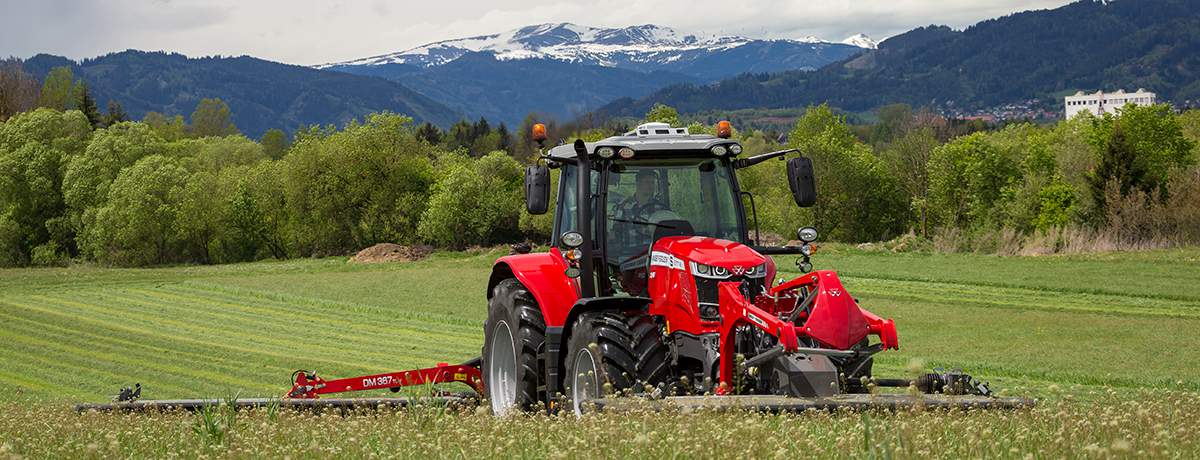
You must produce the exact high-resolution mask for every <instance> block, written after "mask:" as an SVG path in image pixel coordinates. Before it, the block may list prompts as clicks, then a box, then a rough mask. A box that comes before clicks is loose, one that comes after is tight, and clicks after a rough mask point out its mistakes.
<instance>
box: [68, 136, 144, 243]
mask: <svg viewBox="0 0 1200 460" xmlns="http://www.w3.org/2000/svg"><path fill="white" fill-rule="evenodd" d="M167 150H168V146H167V143H166V142H165V141H163V139H162V138H161V137H159V136H158V134H157V133H155V131H154V130H153V129H151V128H150V127H149V126H147V125H146V124H143V123H131V122H125V123H117V124H116V125H113V126H110V127H108V128H105V129H101V130H97V131H96V133H95V135H94V136H93V137H92V140H91V142H89V143H88V144H87V148H86V149H84V150H83V152H82V153H81V154H79V155H75V156H73V157H71V158H70V160H69V161H68V162H67V164H66V169H65V171H66V172H65V174H64V175H63V199H64V201H65V202H66V205H67V216H68V218H69V219H70V224H71V228H73V229H74V230H75V231H77V232H82V230H84V229H85V228H86V227H87V226H88V225H89V222H90V221H91V218H92V217H94V214H95V210H96V209H97V208H99V207H100V206H102V205H103V204H104V203H105V200H106V199H107V197H108V195H109V186H110V185H111V184H112V181H113V180H115V179H116V177H117V175H118V174H119V173H120V172H121V170H122V169H124V168H127V167H129V166H130V165H133V164H134V163H136V162H137V161H138V160H140V159H142V158H144V157H147V156H151V155H163V154H166V153H167Z"/></svg>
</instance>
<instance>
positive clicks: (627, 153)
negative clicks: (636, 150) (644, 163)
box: [617, 147, 633, 160]
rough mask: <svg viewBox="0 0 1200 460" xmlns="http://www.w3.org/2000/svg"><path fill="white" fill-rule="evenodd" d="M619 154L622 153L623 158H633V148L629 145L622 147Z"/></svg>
mask: <svg viewBox="0 0 1200 460" xmlns="http://www.w3.org/2000/svg"><path fill="white" fill-rule="evenodd" d="M617 155H621V158H624V159H626V160H628V159H630V158H633V149H631V148H629V147H621V150H620V151H619V152H617Z"/></svg>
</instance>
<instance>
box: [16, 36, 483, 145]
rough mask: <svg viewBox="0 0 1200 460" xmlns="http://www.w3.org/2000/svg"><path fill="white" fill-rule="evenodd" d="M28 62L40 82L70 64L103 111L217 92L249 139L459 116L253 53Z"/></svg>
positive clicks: (191, 103) (186, 103)
mask: <svg viewBox="0 0 1200 460" xmlns="http://www.w3.org/2000/svg"><path fill="white" fill-rule="evenodd" d="M23 66H24V68H25V69H26V71H27V72H30V73H31V74H33V75H34V76H35V77H36V78H38V79H42V78H44V77H45V75H46V74H47V73H48V72H49V71H50V69H52V68H54V67H59V66H67V67H70V68H71V69H72V71H73V72H74V73H75V76H76V78H79V79H82V80H83V81H84V82H85V83H87V85H88V89H89V90H90V91H91V92H92V94H93V96H94V97H95V98H96V100H97V101H98V102H99V104H100V106H101V108H103V107H104V105H105V104H106V103H107V102H108V101H109V100H115V101H117V102H119V103H120V104H121V105H122V107H123V108H124V109H125V111H126V112H127V113H128V114H129V115H130V116H131V117H132V118H134V119H141V118H142V117H143V116H144V115H145V114H146V112H150V111H155V112H161V113H164V114H166V115H184V116H185V117H187V116H188V115H190V114H191V112H192V110H194V109H195V107H196V104H197V103H198V102H199V101H200V100H201V99H203V98H212V97H217V98H220V99H221V100H223V101H225V103H226V104H228V105H229V107H230V112H231V115H232V119H233V122H234V124H235V125H236V126H237V127H238V129H239V130H241V131H242V132H243V133H245V134H246V135H248V136H251V137H258V136H260V135H262V133H263V132H265V131H266V130H268V129H271V128H281V129H284V130H286V131H289V132H291V131H295V130H297V129H300V128H303V127H305V126H308V125H314V124H316V125H335V126H342V125H344V124H346V123H348V122H349V121H351V120H354V119H359V118H361V117H362V116H364V115H366V114H369V113H371V112H378V111H391V112H397V113H403V114H405V115H408V116H411V117H413V118H415V119H416V120H418V121H429V122H431V123H434V124H437V125H441V126H449V125H450V124H451V123H453V122H454V121H456V120H457V119H458V118H460V117H461V114H459V113H457V112H455V111H454V110H451V109H450V108H448V107H446V106H445V105H443V104H441V103H439V102H436V101H434V100H433V99H430V98H428V97H426V96H424V95H421V94H420V93H418V92H416V91H413V90H412V89H409V88H408V87H405V86H403V85H401V84H400V83H397V82H394V81H388V80H384V79H381V78H374V77H368V76H359V75H351V74H343V73H338V72H327V71H322V70H316V69H312V68H309V67H305V66H299V65H293V64H283V63H278V62H273V61H267V60H263V59H258V58H254V57H250V56H237V57H198V58H192V57H187V56H184V55H182V54H179V53H166V52H161V51H153V52H151V51H139V50H126V51H121V52H116V53H109V54H106V55H103V56H99V57H95V58H89V59H83V60H80V61H74V60H71V59H68V58H65V57H61V56H53V55H49V54H39V55H36V56H33V57H31V58H29V59H27V60H25V61H24V63H23Z"/></svg>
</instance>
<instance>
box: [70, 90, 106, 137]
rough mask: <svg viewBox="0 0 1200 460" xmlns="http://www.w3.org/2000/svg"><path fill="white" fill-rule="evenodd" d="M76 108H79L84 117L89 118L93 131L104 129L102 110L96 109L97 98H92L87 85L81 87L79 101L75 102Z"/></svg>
mask: <svg viewBox="0 0 1200 460" xmlns="http://www.w3.org/2000/svg"><path fill="white" fill-rule="evenodd" d="M75 107H78V108H79V111H80V112H83V116H85V117H87V119H88V123H91V124H92V129H99V128H101V127H103V123H104V119H103V118H102V117H101V116H100V109H99V108H97V107H96V98H94V97H92V93H91V91H88V87H87V85H86V84H81V85H80V89H79V99H78V100H76V101H75Z"/></svg>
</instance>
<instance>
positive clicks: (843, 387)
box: [80, 122, 1031, 415]
mask: <svg viewBox="0 0 1200 460" xmlns="http://www.w3.org/2000/svg"><path fill="white" fill-rule="evenodd" d="M730 131H731V129H730V126H729V124H728V122H721V123H720V124H718V127H717V132H718V134H717V136H710V135H693V134H689V133H688V130H687V129H686V128H676V127H671V126H669V125H666V124H662V123H648V124H644V125H641V126H638V127H637V128H636V129H634V130H633V131H630V132H629V133H626V134H625V135H622V136H615V137H610V138H608V139H604V140H602V141H598V142H592V143H587V142H584V141H582V140H577V141H575V143H574V144H573V145H560V146H557V147H554V148H552V149H550V150H549V152H548V153H543V154H542V156H541V159H540V160H539V164H537V165H535V166H531V167H529V168H528V169H527V170H526V175H525V200H526V208H527V210H528V211H529V212H530V213H532V214H543V213H546V212H547V211H548V209H547V208H548V203H549V193H550V190H549V188H550V187H549V185H550V173H549V170H550V169H551V168H557V169H559V170H560V175H559V178H560V180H559V184H558V200H557V208H558V209H557V210H556V212H555V214H554V232H553V235H554V236H553V239H552V241H551V247H550V250H549V251H548V252H543V253H524V254H516V255H510V256H507V257H502V258H500V259H499V260H497V261H496V263H495V265H494V266H493V269H492V273H491V277H490V279H489V280H488V287H487V298H488V311H487V321H486V322H485V323H484V344H483V353H482V356H481V359H476V360H472V361H470V362H467V363H464V364H460V365H453V366H452V365H448V364H445V363H442V364H440V365H438V366H437V367H433V368H427V369H417V370H410V371H401V372H395V373H389V374H379V375H371V376H362V377H352V378H345V379H339V380H331V381H326V380H324V379H322V378H320V377H318V376H317V375H316V373H315V372H312V371H297V372H296V373H295V375H293V379H294V385H293V387H292V389H291V390H290V391H289V392H288V393H287V394H286V395H285V399H284V404H286V405H291V406H302V407H309V406H315V405H316V404H315V403H316V402H317V401H315V400H316V399H317V398H318V396H319V395H322V394H330V393H339V392H346V391H359V390H372V389H384V388H390V389H392V390H399V388H400V387H404V386H410V385H417V384H425V383H437V382H462V383H466V384H468V385H471V386H472V388H473V389H474V390H475V391H476V392H477V393H479V394H481V395H483V396H484V397H486V400H487V401H488V402H489V403H490V405H491V409H492V411H493V412H494V413H496V414H498V415H503V414H507V413H510V412H514V411H525V410H537V409H543V408H544V409H545V410H549V411H556V410H560V409H565V408H570V410H573V411H575V412H581V411H583V410H584V409H585V407H586V406H587V405H588V404H589V402H590V403H592V404H596V405H603V404H606V403H607V402H608V398H607V396H608V395H609V394H612V393H637V394H646V395H650V396H652V397H654V398H656V399H657V398H667V399H670V400H671V401H673V402H676V403H679V404H713V403H714V402H715V403H716V404H728V402H729V401H748V402H747V403H746V404H739V405H744V406H749V407H754V408H759V409H768V410H789V409H805V408H832V407H845V406H851V407H863V406H869V407H877V406H879V405H883V406H886V407H899V406H907V405H916V404H922V405H930V406H935V407H946V406H964V405H966V406H975V407H1016V406H1022V405H1028V404H1031V401H1029V400H1025V399H1020V398H993V397H990V391H989V390H988V388H987V386H986V385H984V384H981V383H980V382H978V381H977V380H975V379H973V378H971V377H970V376H968V375H965V374H962V373H960V372H949V373H945V372H942V373H930V374H925V375H923V376H921V377H919V378H917V379H879V378H875V377H874V376H872V373H871V365H872V356H873V355H874V354H875V353H878V352H881V351H884V350H889V349H893V350H894V349H898V348H899V346H900V342H899V339H898V337H897V335H896V326H895V324H894V323H893V322H892V320H891V319H884V318H881V317H879V316H877V315H874V314H872V313H871V312H869V311H867V310H865V309H863V308H862V307H860V306H859V305H858V302H857V300H856V299H855V298H854V297H853V296H851V295H850V293H849V292H847V291H846V289H845V287H843V286H842V283H841V281H840V280H839V279H838V276H837V274H836V273H834V272H832V271H822V270H818V271H812V264H811V263H810V261H809V256H811V255H812V252H813V245H812V243H813V242H814V241H815V240H816V239H817V231H816V230H815V229H814V228H812V227H805V228H802V229H800V230H799V232H798V239H799V242H800V244H799V245H793V246H784V247H766V246H762V245H760V244H758V241H757V234H758V231H757V213H756V212H755V211H754V200H753V196H751V195H750V194H749V193H747V192H744V191H742V190H741V189H740V188H739V186H738V181H737V174H736V173H737V171H738V170H739V169H743V168H750V167H754V166H755V165H757V164H760V163H763V162H765V161H768V160H771V159H774V158H779V159H781V160H782V159H786V157H787V156H788V155H792V158H790V159H787V180H788V184H789V186H790V188H791V192H792V196H793V198H794V200H795V202H796V204H797V205H798V206H801V207H806V206H812V205H813V204H814V203H815V202H816V187H815V185H814V178H813V167H812V160H811V159H809V158H807V157H804V156H802V155H800V152H798V151H796V150H794V149H793V150H783V151H778V152H772V153H766V154H761V155H757V156H752V157H748V158H740V155H741V153H742V146H741V145H740V144H738V142H737V141H735V140H732V139H730ZM533 137H534V139H535V140H537V141H538V142H539V145H540V144H541V143H542V142H543V141H544V140H545V139H546V132H545V128H544V127H543V126H541V125H536V126H535V127H534V133H533ZM744 197H745V198H748V200H746V202H748V203H749V204H750V216H752V217H753V220H752V221H748V220H747V218H746V216H747V212H746V211H747V210H746V208H745V206H744V204H743V203H744V201H743V198H744ZM748 222H753V225H754V227H755V231H754V232H753V233H754V235H755V238H753V239H752V238H751V237H750V235H751V232H750V228H748V227H749V226H748V225H747V223H748ZM780 254H791V255H796V256H798V257H797V259H796V266H797V268H798V269H799V271H800V272H802V273H804V274H803V275H802V276H800V277H798V278H795V279H791V280H783V279H776V278H777V274H778V270H777V267H776V264H775V262H774V261H773V260H772V258H771V257H770V256H771V255H780ZM872 337H873V338H872ZM870 386H881V387H887V386H893V387H910V386H912V387H916V388H917V389H919V390H921V391H922V392H924V393H941V395H929V396H920V397H918V396H913V395H904V394H891V395H887V394H884V395H869V396H863V395H861V394H865V393H869V392H870ZM686 395H714V396H713V397H711V398H708V397H704V398H697V397H695V396H692V397H689V396H686ZM738 395H755V396H753V397H751V398H744V397H739V396H738ZM951 395H953V396H951ZM126 399H131V398H126ZM321 401H322V402H324V403H326V404H327V405H333V406H343V407H344V406H353V405H357V404H371V405H377V404H390V405H403V404H406V403H403V402H397V401H399V400H397V399H394V398H392V399H388V398H382V399H342V400H321ZM211 403H212V401H205V400H183V401H137V402H129V401H125V402H121V403H118V404H115V405H102V406H97V405H84V406H80V407H81V409H93V408H145V407H162V406H170V407H184V408H193V407H201V406H204V405H206V404H211ZM264 403H270V401H267V400H244V401H241V402H240V403H239V404H242V405H261V404H264Z"/></svg>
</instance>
